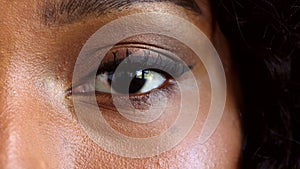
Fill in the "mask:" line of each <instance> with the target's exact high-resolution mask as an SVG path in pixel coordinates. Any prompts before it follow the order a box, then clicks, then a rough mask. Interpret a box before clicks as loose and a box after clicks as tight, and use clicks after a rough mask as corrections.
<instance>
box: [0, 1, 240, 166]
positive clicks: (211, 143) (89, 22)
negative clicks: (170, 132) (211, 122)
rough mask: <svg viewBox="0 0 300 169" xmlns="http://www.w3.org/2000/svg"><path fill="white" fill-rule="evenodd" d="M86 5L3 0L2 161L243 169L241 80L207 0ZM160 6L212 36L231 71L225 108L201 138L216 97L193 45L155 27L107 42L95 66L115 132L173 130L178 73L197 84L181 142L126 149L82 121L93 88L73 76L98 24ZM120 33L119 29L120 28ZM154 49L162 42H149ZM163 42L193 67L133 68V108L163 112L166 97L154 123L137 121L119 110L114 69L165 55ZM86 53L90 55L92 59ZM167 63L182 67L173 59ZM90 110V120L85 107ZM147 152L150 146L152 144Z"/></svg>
mask: <svg viewBox="0 0 300 169" xmlns="http://www.w3.org/2000/svg"><path fill="white" fill-rule="evenodd" d="M85 4H86V5H85ZM85 4H79V3H76V1H74V2H70V3H67V0H57V1H41V0H26V1H25V0H19V1H8V0H0V11H2V12H1V13H0V23H1V24H0V30H1V31H0V37H1V38H0V58H1V60H0V79H1V81H0V87H1V88H0V90H1V92H0V142H1V144H0V168H24V169H25V168H201V169H202V168H203V169H204V168H227V169H231V168H232V169H234V168H238V166H239V159H240V149H241V129H240V122H239V112H238V105H239V104H238V102H237V101H238V99H237V95H238V92H237V88H238V85H237V79H236V76H235V73H234V70H233V69H232V64H231V58H230V52H229V50H228V45H227V42H226V40H225V39H224V37H223V35H222V33H221V32H220V30H219V28H218V25H217V23H214V20H213V18H212V15H211V12H212V11H211V9H210V8H211V7H210V3H209V1H208V0H199V1H195V2H194V1H192V0H187V1H176V0H169V1H162V2H158V1H155V0H154V1H151V2H143V1H134V2H133V1H131V2H130V3H129V2H128V1H124V2H123V3H121V1H113V0H112V1H103V2H101V1H100V2H98V5H97V3H93V2H90V1H87V2H86V3H85ZM60 7H61V8H60ZM153 11H155V12H160V13H164V14H171V15H173V16H177V17H180V18H183V19H184V20H186V21H188V22H190V23H192V24H194V25H195V26H196V27H197V28H198V29H199V30H201V31H202V32H203V33H204V34H205V35H206V37H208V39H209V40H210V42H211V43H212V44H213V46H214V47H215V49H216V50H217V51H218V53H219V56H220V59H221V61H222V64H223V67H224V70H225V75H226V81H227V82H226V83H227V91H226V92H227V95H226V103H225V109H224V112H223V116H222V118H221V120H220V122H219V123H218V127H217V128H216V130H214V132H213V134H212V135H211V136H210V137H209V139H208V140H207V141H206V142H205V143H203V144H202V143H201V144H200V143H199V140H198V137H199V131H201V129H202V128H203V126H204V122H205V120H206V119H207V116H208V112H209V110H210V105H211V98H212V94H211V88H212V87H211V86H212V84H211V81H210V78H209V76H208V71H207V70H206V67H205V64H204V63H203V62H202V61H201V59H199V58H197V56H196V54H195V52H194V51H193V50H191V49H190V48H189V47H188V46H186V45H185V44H183V43H181V42H179V41H178V40H176V39H174V38H170V37H167V36H163V35H159V34H154V33H149V34H141V35H136V36H132V37H128V38H126V39H122V40H121V41H119V42H118V44H117V45H114V46H113V47H112V48H111V49H109V50H108V52H107V53H106V54H105V57H104V58H103V59H102V61H101V63H98V65H100V67H97V68H93V69H95V70H96V72H97V74H96V75H97V76H96V78H94V80H95V81H94V82H95V83H94V84H95V88H96V91H95V92H94V94H95V96H96V101H97V103H98V104H97V108H98V109H99V110H101V112H102V114H103V117H104V119H105V120H106V121H107V124H109V125H110V126H111V127H112V128H113V129H114V130H115V131H117V132H119V133H122V134H123V135H126V136H127V137H132V138H133V137H134V138H148V137H152V136H156V135H159V134H160V133H162V132H163V131H165V130H166V129H167V128H169V126H170V125H172V123H174V121H176V118H177V116H178V114H179V113H180V111H179V109H182V108H181V107H180V106H178V105H180V103H181V101H182V98H181V95H180V90H179V86H178V85H177V83H176V80H178V81H184V80H185V79H184V74H186V73H187V72H188V73H192V74H193V75H194V78H195V80H196V81H197V84H200V85H198V88H197V90H198V91H193V92H195V93H200V95H199V97H200V98H199V100H201V102H200V103H199V112H201V113H199V114H198V116H197V117H196V118H195V123H194V125H193V127H192V128H191V130H190V131H189V132H188V133H187V135H186V137H185V138H184V139H183V140H181V141H180V142H179V143H178V144H176V146H174V147H172V148H170V149H168V150H166V151H164V152H162V153H158V154H156V155H153V156H149V157H141V158H137V157H135V158H133V157H128V156H126V157H125V156H122V155H120V154H116V153H113V152H110V151H108V150H107V149H105V148H103V147H102V146H101V143H99V140H97V137H99V138H100V137H101V138H102V137H103V138H107V137H108V136H105V133H101V132H96V131H94V130H89V131H87V130H88V128H89V126H86V125H84V124H82V123H81V120H80V117H78V114H77V112H76V110H75V108H74V98H76V97H80V98H81V99H82V100H85V99H87V98H88V97H89V93H90V91H93V90H92V89H91V90H90V89H89V88H88V87H87V86H89V85H88V84H89V83H90V82H89V81H88V80H81V81H80V82H75V81H74V79H73V75H74V67H75V64H76V61H77V59H78V56H79V53H80V51H81V49H82V48H83V47H84V45H85V44H86V42H87V40H88V39H89V38H90V37H91V36H92V35H93V34H94V33H95V32H96V31H97V30H98V29H99V28H101V27H103V26H104V25H106V24H108V23H110V22H111V21H114V20H116V19H118V18H121V17H123V16H129V15H131V14H138V13H145V12H153ZM163 17H164V15H162V17H161V18H160V19H164V18H163ZM146 22H147V20H146ZM167 22H168V23H169V22H171V21H167ZM135 24H137V25H138V24H140V23H135ZM149 24H151V22H150V21H149ZM178 26H179V25H174V27H175V28H176V27H178ZM113 31H115V33H120V32H122V29H121V30H113ZM113 31H112V32H113ZM189 33H190V32H186V34H189ZM112 34H113V33H112ZM99 47H101V46H99ZM151 47H155V50H150V48H151ZM156 48H158V49H164V50H165V51H167V52H172V53H176V54H177V55H178V56H179V57H180V58H181V59H182V60H183V61H184V62H185V63H186V64H187V65H188V67H189V68H190V69H189V70H185V71H182V72H180V73H178V74H177V76H178V77H176V78H175V77H171V76H170V75H169V74H168V72H167V71H165V69H167V68H165V69H163V68H162V69H163V70H158V68H160V67H162V65H163V63H161V65H152V66H157V67H158V68H156V69H148V68H147V69H146V68H144V69H142V68H140V70H138V69H137V70H134V72H135V73H136V74H135V75H134V76H133V79H134V80H133V81H131V84H130V87H129V89H130V90H129V100H130V102H131V103H132V105H133V107H134V108H135V109H137V110H141V112H143V111H144V110H147V109H149V108H150V107H152V108H154V110H157V111H158V110H160V109H162V107H160V106H161V105H159V101H160V99H161V98H162V97H164V98H165V100H166V103H167V104H165V105H164V109H163V113H162V115H161V116H160V117H159V118H157V119H156V120H154V121H151V122H148V123H147V124H144V123H138V122H133V121H130V120H128V119H126V118H124V116H122V115H120V114H119V113H118V110H117V109H116V108H115V106H114V104H113V102H112V98H111V92H112V90H110V89H111V88H113V90H114V94H115V95H116V97H117V98H118V99H121V100H122V96H121V95H122V92H123V89H122V87H120V85H118V84H119V83H118V80H116V79H114V78H110V77H111V76H113V74H114V73H112V72H114V70H115V69H116V67H118V64H119V62H121V61H122V60H124V59H125V58H128V55H129V53H130V54H132V56H133V57H132V58H131V59H130V60H132V62H137V63H136V64H138V58H139V57H143V58H145V57H148V58H150V57H151V58H153V59H154V60H155V59H156V60H157V59H158V58H160V59H161V58H162V57H158V56H159V55H158V54H157V53H158V52H157V50H156ZM151 49H152V48H151ZM86 60H87V62H88V58H87V59H86ZM154 63H156V64H158V62H156V61H155V62H154ZM166 63H167V65H175V66H180V63H178V62H176V63H175V62H174V61H173V62H171V61H166ZM216 69H217V68H216ZM83 79H84V78H83ZM141 81H142V83H140V82H141ZM113 82H114V83H113ZM72 86H73V89H71V88H72ZM185 87H186V86H185ZM70 89H71V90H70ZM108 89H109V90H108ZM127 89H128V88H127ZM186 89H188V88H186ZM233 89H234V90H233ZM94 90H95V89H94ZM126 91H128V90H126ZM181 92H184V91H181ZM193 99H194V98H192V97H186V98H185V101H186V102H193ZM120 107H121V108H122V107H125V106H122V105H121V106H120ZM125 114H126V113H125ZM85 116H86V117H88V118H90V119H92V118H91V117H89V112H88V111H86V112H85ZM133 118H135V116H133ZM93 125H94V126H96V127H99V126H101V125H103V124H102V123H95V124H93ZM110 139H114V138H110ZM115 139H116V140H117V139H118V138H115ZM161 141H162V143H164V142H168V141H167V140H161ZM107 144H109V143H107ZM127 144H128V145H130V144H131V143H130V142H127ZM110 146H111V147H114V146H117V145H114V144H111V145H110ZM128 149H129V148H128ZM128 151H131V152H137V151H140V150H138V149H129V150H128ZM143 151H144V152H148V151H150V150H149V149H147V146H145V149H143Z"/></svg>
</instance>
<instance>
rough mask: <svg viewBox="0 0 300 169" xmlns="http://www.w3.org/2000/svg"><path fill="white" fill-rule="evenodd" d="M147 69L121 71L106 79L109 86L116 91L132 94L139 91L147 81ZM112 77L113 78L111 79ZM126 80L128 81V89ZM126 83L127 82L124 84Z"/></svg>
mask: <svg viewBox="0 0 300 169" xmlns="http://www.w3.org/2000/svg"><path fill="white" fill-rule="evenodd" d="M148 74H149V71H148V70H140V71H136V72H135V73H132V72H123V73H119V74H118V75H114V78H112V76H111V78H109V79H108V81H109V83H110V85H111V87H112V88H113V89H114V90H115V91H116V92H118V93H123V94H127V93H128V92H129V93H128V94H134V93H137V92H139V91H140V90H141V89H142V88H143V86H144V85H145V84H146V82H147V75H148ZM112 79H113V80H112ZM128 81H130V85H129V91H128ZM126 83H127V84H126Z"/></svg>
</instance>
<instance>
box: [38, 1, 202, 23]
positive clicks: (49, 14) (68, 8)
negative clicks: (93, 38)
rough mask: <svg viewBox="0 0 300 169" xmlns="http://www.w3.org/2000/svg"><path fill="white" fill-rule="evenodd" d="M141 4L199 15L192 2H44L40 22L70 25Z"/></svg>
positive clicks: (198, 9) (199, 11) (196, 7)
mask: <svg viewBox="0 0 300 169" xmlns="http://www.w3.org/2000/svg"><path fill="white" fill-rule="evenodd" d="M142 2H148V3H153V2H171V3H174V4H176V5H178V6H181V7H184V8H186V9H188V10H191V11H194V12H196V13H200V14H201V10H200V8H199V7H198V5H197V3H196V2H195V1H194V0H46V1H45V3H44V4H43V6H42V7H41V8H42V10H41V11H42V20H43V21H44V24H45V25H47V26H51V25H64V24H71V23H74V22H78V21H80V20H81V19H83V18H85V17H87V16H89V15H92V14H93V15H95V16H97V17H98V16H100V15H103V14H106V13H109V12H112V11H115V10H119V11H120V10H123V9H126V8H128V7H130V6H132V5H134V4H136V3H142Z"/></svg>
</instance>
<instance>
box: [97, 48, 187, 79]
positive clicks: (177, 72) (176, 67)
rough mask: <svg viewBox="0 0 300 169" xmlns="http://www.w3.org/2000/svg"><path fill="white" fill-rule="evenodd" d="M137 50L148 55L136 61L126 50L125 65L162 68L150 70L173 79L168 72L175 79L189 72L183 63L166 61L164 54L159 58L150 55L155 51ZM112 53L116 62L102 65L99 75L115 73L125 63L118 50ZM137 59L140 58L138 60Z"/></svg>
mask: <svg viewBox="0 0 300 169" xmlns="http://www.w3.org/2000/svg"><path fill="white" fill-rule="evenodd" d="M132 48H137V47H132ZM137 49H142V50H147V52H148V53H146V51H144V55H143V56H141V55H139V56H135V57H134V59H132V58H130V57H129V56H130V55H131V54H132V52H130V50H129V48H126V57H125V58H127V60H126V62H127V63H123V64H128V65H131V66H137V67H141V69H142V68H143V67H159V68H161V69H160V70H159V69H150V70H155V71H157V72H158V73H163V74H164V75H166V76H167V77H169V78H172V77H171V75H170V74H168V72H172V75H173V76H174V78H178V77H180V76H181V75H182V74H184V73H185V72H186V71H188V70H187V67H186V66H185V65H184V64H183V63H179V61H175V60H173V59H172V58H168V59H166V58H165V57H163V56H162V54H159V53H157V56H151V55H150V53H151V52H153V51H151V50H149V49H145V48H137ZM112 53H113V55H114V60H113V61H110V62H106V63H102V64H101V65H100V67H99V68H98V71H97V74H100V73H104V72H114V71H115V70H116V69H117V67H118V66H119V65H120V63H122V62H123V61H124V59H125V58H123V59H119V58H118V55H119V50H116V51H115V52H112ZM136 58H138V60H137V59H136ZM150 58H152V59H153V60H152V61H150ZM145 63H146V64H145ZM188 68H189V69H191V68H192V66H189V67H188ZM162 70H163V71H162Z"/></svg>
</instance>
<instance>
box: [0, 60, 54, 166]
mask: <svg viewBox="0 0 300 169" xmlns="http://www.w3.org/2000/svg"><path fill="white" fill-rule="evenodd" d="M10 65H12V64H10ZM13 65H14V66H7V67H5V66H3V65H2V72H1V73H0V78H1V79H2V80H1V82H0V87H1V88H0V168H1V169H11V168H12V169H16V168H22V169H27V168H30V169H31V168H49V165H51V166H53V165H55V164H54V163H53V161H55V160H54V157H53V155H55V154H57V152H56V151H55V148H54V145H53V144H52V143H50V142H51V139H53V135H54V134H53V133H54V130H55V129H54V128H53V127H51V125H49V123H48V121H51V118H49V116H48V115H49V112H47V111H50V108H49V106H45V105H46V104H47V103H46V102H43V101H40V100H42V99H41V96H40V93H39V92H38V89H36V88H35V87H34V79H32V77H30V76H31V74H32V73H31V72H30V70H24V69H23V70H22V67H20V66H22V65H21V63H20V64H19V63H14V64H13ZM39 99H40V100H39ZM46 110H47V111H46ZM47 113H48V114H47ZM52 120H53V119H52ZM52 141H53V140H52ZM49 146H50V147H51V146H53V147H52V148H53V149H51V148H50V147H49ZM50 154H52V155H50Z"/></svg>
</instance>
